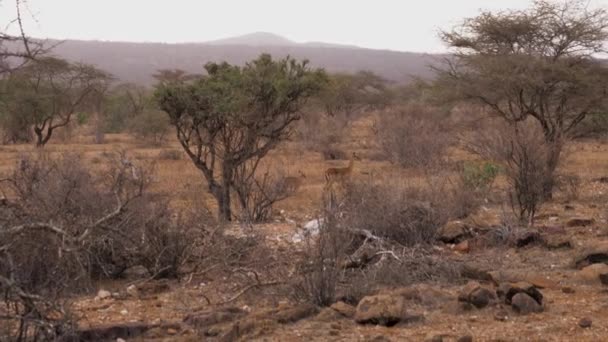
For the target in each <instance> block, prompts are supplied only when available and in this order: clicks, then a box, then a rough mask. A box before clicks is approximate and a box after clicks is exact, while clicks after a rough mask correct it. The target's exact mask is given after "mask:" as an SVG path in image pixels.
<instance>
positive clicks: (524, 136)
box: [466, 121, 555, 223]
mask: <svg viewBox="0 0 608 342" xmlns="http://www.w3.org/2000/svg"><path fill="white" fill-rule="evenodd" d="M466 146H467V147H468V149H469V150H470V151H472V152H473V153H475V154H477V155H479V156H481V157H483V158H486V159H489V160H493V161H494V162H495V163H498V164H499V165H501V167H502V169H503V170H504V173H505V176H506V177H507V180H508V182H509V185H510V193H509V199H510V203H511V206H512V208H513V210H514V211H515V213H516V214H517V215H518V217H519V218H520V220H521V221H522V222H526V221H527V222H528V223H531V222H532V220H533V218H534V215H535V213H536V212H537V210H538V209H539V207H540V206H541V204H542V203H543V202H544V200H545V193H546V192H545V190H546V185H547V184H553V183H554V176H555V175H554V170H550V169H549V167H548V161H549V158H550V156H551V149H552V148H554V147H553V146H550V145H549V144H547V143H546V142H545V139H544V136H543V133H542V130H541V128H540V127H538V124H537V123H536V122H532V121H524V122H521V123H518V124H514V125H498V126H495V127H491V128H490V129H486V130H485V131H479V132H477V133H476V134H475V135H474V136H473V138H472V139H471V140H470V141H468V142H467V143H466Z"/></svg>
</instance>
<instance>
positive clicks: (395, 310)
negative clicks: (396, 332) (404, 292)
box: [355, 295, 422, 327]
mask: <svg viewBox="0 0 608 342" xmlns="http://www.w3.org/2000/svg"><path fill="white" fill-rule="evenodd" d="M420 319H422V316H421V315H416V314H410V313H408V312H407V311H406V300H405V298H404V297H403V296H398V295H376V296H367V297H364V298H363V299H362V300H361V301H360V302H359V305H357V310H356V312H355V321H356V322H357V323H359V324H378V325H383V326H387V327H388V326H394V325H395V324H398V323H408V322H412V321H418V320H420Z"/></svg>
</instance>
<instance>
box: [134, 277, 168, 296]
mask: <svg viewBox="0 0 608 342" xmlns="http://www.w3.org/2000/svg"><path fill="white" fill-rule="evenodd" d="M170 289H171V286H169V282H168V281H166V280H157V281H149V282H145V283H143V284H139V285H137V292H138V293H139V294H141V295H143V296H151V295H155V294H158V293H163V292H167V291H169V290H170Z"/></svg>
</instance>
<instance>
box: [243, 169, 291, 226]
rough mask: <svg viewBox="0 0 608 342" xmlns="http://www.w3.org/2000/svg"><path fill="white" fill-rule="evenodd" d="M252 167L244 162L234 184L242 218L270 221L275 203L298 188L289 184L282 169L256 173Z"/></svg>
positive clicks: (250, 220) (252, 220)
mask: <svg viewBox="0 0 608 342" xmlns="http://www.w3.org/2000/svg"><path fill="white" fill-rule="evenodd" d="M255 166H256V167H257V165H255ZM251 167H252V165H250V164H244V165H243V166H242V167H240V168H238V169H237V171H236V173H235V175H234V182H233V185H234V189H235V190H236V193H237V198H238V200H239V204H240V205H241V210H242V219H243V220H245V221H247V222H264V221H268V220H269V219H270V218H271V216H272V209H273V206H274V204H275V203H277V202H279V201H282V200H284V199H286V198H288V197H290V196H291V195H293V193H294V192H295V190H297V189H295V188H293V187H291V186H290V185H289V184H288V182H287V176H286V174H285V172H284V171H283V170H282V169H278V170H276V172H274V173H271V172H270V171H269V170H266V171H265V172H263V173H261V174H256V172H255V171H252V169H251Z"/></svg>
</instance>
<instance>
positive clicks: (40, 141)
mask: <svg viewBox="0 0 608 342" xmlns="http://www.w3.org/2000/svg"><path fill="white" fill-rule="evenodd" d="M34 133H36V147H44V145H46V143H47V142H49V139H51V136H52V135H53V130H52V129H51V128H49V129H48V130H47V132H46V136H45V135H44V131H43V130H42V129H39V128H34Z"/></svg>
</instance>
